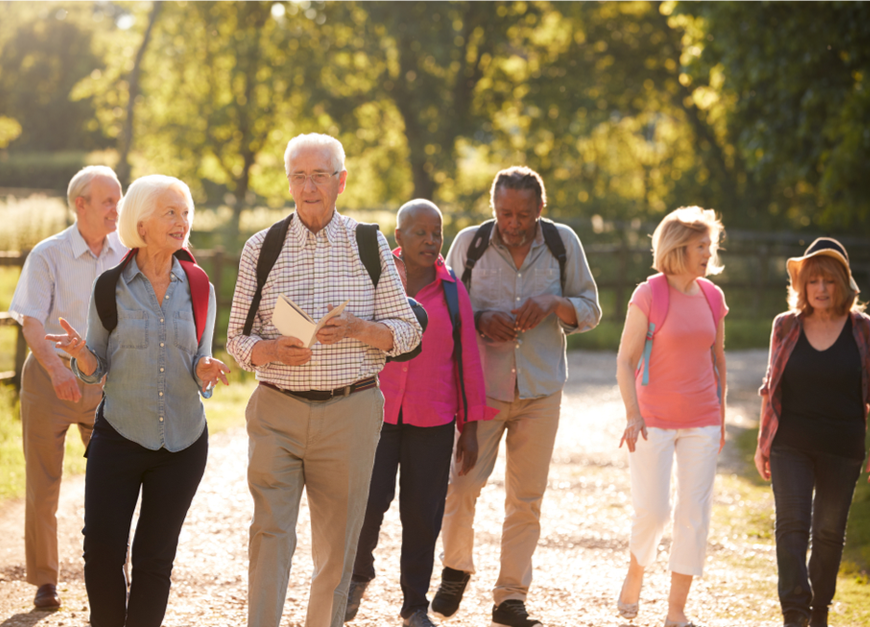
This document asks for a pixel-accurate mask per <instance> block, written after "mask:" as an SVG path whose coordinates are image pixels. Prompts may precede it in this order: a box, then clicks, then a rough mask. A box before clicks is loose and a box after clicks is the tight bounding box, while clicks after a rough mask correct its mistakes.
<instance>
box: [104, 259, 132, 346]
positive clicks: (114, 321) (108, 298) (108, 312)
mask: <svg viewBox="0 0 870 627" xmlns="http://www.w3.org/2000/svg"><path fill="white" fill-rule="evenodd" d="M137 251H138V249H137V248H134V249H132V250H131V251H129V252H128V253H127V254H126V255H124V258H123V259H122V260H121V263H119V264H118V265H117V266H115V267H113V268H109V269H108V270H106V271H105V272H103V273H102V274H101V275H100V276H99V277H98V278H97V282H96V285H94V305H95V306H96V308H97V315H98V316H99V317H100V322H102V323H103V328H104V329H105V330H106V331H108V332H109V333H111V332H112V331H114V330H115V327H117V326H118V301H117V300H116V298H115V286H116V285H118V279H119V278H120V277H121V273H122V272H123V271H124V268H126V267H127V264H128V263H130V260H131V259H132V258H133V257H135V256H136V252H137Z"/></svg>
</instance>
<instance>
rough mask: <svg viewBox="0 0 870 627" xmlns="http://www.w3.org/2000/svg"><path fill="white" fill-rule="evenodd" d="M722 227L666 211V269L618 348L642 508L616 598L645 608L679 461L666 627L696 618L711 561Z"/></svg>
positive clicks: (720, 433) (700, 215)
mask: <svg viewBox="0 0 870 627" xmlns="http://www.w3.org/2000/svg"><path fill="white" fill-rule="evenodd" d="M721 234H722V223H721V222H720V221H719V220H718V219H717V218H716V214H715V212H713V211H712V210H704V209H701V208H700V207H682V208H680V209H677V210H676V211H673V212H671V213H670V214H668V215H667V216H665V218H664V219H663V220H662V222H661V224H659V226H658V227H657V228H656V230H655V232H654V233H653V239H652V245H653V257H654V264H653V267H654V268H655V269H656V270H658V271H659V272H660V273H661V274H658V275H655V276H652V277H650V278H649V279H648V280H647V281H645V282H644V283H641V284H640V285H639V286H638V287H637V289H636V290H635V292H634V294H633V295H632V297H631V301H630V303H629V308H628V315H627V317H626V320H625V328H624V330H623V333H622V341H621V343H620V346H619V354H618V356H617V380H618V381H619V390H620V393H621V394H622V400H623V403H624V404H625V413H626V421H627V424H626V427H625V432H624V433H623V436H622V441H621V442H620V446H622V442H625V443H626V444H627V445H628V450H629V453H630V454H629V466H630V468H631V499H632V505H633V506H634V518H633V521H632V528H631V541H630V543H629V549H630V552H631V557H630V563H629V567H628V575H627V576H626V578H625V582H624V583H623V586H622V590H621V591H620V595H619V599H618V603H617V606H618V609H619V613H620V614H621V615H622V616H623V617H624V618H634V617H635V616H636V615H637V612H638V607H639V599H640V591H641V585H642V583H643V573H644V569H646V568H647V567H649V566H651V565H652V564H653V562H654V561H655V558H656V550H657V547H658V544H659V541H660V540H661V537H662V534H663V532H664V529H665V525H666V524H667V523H668V521H669V519H670V510H671V506H670V481H671V469H672V467H673V464H674V460H675V459H676V465H677V470H676V475H677V485H676V488H677V489H676V494H677V498H676V506H675V508H674V531H673V542H672V544H671V555H670V571H671V588H670V594H669V596H668V612H667V616H666V618H665V626H666V627H688V626H690V625H691V624H692V623H691V621H690V620H689V619H688V618H687V617H686V613H685V607H686V599H687V597H688V594H689V588H690V587H691V584H692V578H693V577H696V576H700V575H701V574H702V571H703V567H704V556H705V551H706V544H707V532H708V530H709V527H710V510H711V507H712V496H713V480H714V478H715V475H716V460H717V457H718V453H719V451H720V450H721V449H722V445H723V444H724V442H725V403H724V400H723V399H724V393H725V378H726V376H725V326H724V322H723V319H724V316H725V314H726V313H727V311H728V309H727V307H726V305H725V299H724V296H723V294H722V291H721V290H720V289H719V288H718V287H716V286H715V285H713V284H712V283H711V282H710V281H708V280H707V279H705V278H704V277H705V276H707V275H709V274H716V273H718V272H721V271H722V269H723V268H722V266H720V265H719V263H718V257H717V250H718V245H719V239H720V236H721ZM648 334H649V336H650V338H651V339H649V340H648V339H647V337H648ZM641 360H642V364H641V365H640V366H639V365H638V364H639V362H641ZM639 436H640V437H639Z"/></svg>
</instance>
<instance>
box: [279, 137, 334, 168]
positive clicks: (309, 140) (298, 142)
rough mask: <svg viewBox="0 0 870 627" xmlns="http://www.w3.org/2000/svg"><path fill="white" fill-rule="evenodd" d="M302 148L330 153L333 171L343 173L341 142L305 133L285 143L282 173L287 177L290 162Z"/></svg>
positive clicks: (332, 138)
mask: <svg viewBox="0 0 870 627" xmlns="http://www.w3.org/2000/svg"><path fill="white" fill-rule="evenodd" d="M303 148H325V149H326V150H328V151H329V152H330V157H331V161H332V167H333V169H335V170H336V171H337V172H344V146H342V145H341V142H340V141H338V140H337V139H336V138H335V137H332V136H330V135H324V134H322V133H307V134H303V135H297V136H296V137H294V138H293V139H291V140H290V141H289V142H287V150H285V151H284V171H285V172H286V173H287V176H290V162H291V161H292V160H293V158H294V157H295V156H296V155H298V154H299V151H300V150H302V149H303Z"/></svg>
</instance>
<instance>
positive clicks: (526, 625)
mask: <svg viewBox="0 0 870 627" xmlns="http://www.w3.org/2000/svg"><path fill="white" fill-rule="evenodd" d="M491 627H544V624H543V623H542V622H541V621H539V620H534V619H532V618H529V613H528V612H527V611H526V604H525V603H523V602H522V601H520V600H519V599H509V600H507V601H505V602H503V603H502V604H501V605H498V606H495V605H493V606H492V625H491Z"/></svg>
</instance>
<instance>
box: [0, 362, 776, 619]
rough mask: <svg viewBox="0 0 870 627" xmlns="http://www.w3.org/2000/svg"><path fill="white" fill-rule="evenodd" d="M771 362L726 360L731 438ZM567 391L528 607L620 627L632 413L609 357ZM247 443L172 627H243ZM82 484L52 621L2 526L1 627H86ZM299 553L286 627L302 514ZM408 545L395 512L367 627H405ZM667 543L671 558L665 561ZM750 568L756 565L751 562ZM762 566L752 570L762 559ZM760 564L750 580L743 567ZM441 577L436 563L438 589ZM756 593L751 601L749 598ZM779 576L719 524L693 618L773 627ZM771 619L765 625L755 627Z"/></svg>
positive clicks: (489, 493)
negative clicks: (625, 437) (626, 430)
mask: <svg viewBox="0 0 870 627" xmlns="http://www.w3.org/2000/svg"><path fill="white" fill-rule="evenodd" d="M765 358H766V354H765V352H764V351H746V352H738V353H730V354H729V362H728V365H729V375H730V376H729V383H730V384H731V388H732V391H731V395H730V397H729V405H730V407H729V415H730V418H729V438H730V437H732V436H733V435H734V433H735V432H736V430H739V429H741V428H744V427H746V426H749V424H750V423H751V421H750V420H749V417H751V418H754V417H755V416H756V412H757V401H756V398H757V397H755V396H754V390H755V389H756V388H757V386H758V382H759V380H760V377H761V374H762V372H763V368H764V360H765ZM569 360H570V373H571V378H570V381H569V384H568V386H567V387H566V391H565V397H564V406H563V414H562V422H561V427H560V431H559V436H558V441H557V445H556V451H555V454H554V459H553V464H552V470H551V473H550V486H549V491H548V493H547V496H546V497H545V499H544V509H543V530H542V536H541V540H540V545H539V548H538V550H537V553H536V555H535V564H536V568H535V579H534V582H533V588H532V591H531V594H530V597H529V601H528V607H529V610H530V612H531V613H532V615H533V616H535V617H538V618H540V619H542V620H543V622H544V624H545V625H547V626H548V627H552V626H563V627H569V626H573V625H590V626H592V625H596V626H598V625H613V626H616V625H621V624H624V623H626V622H627V621H624V620H622V619H620V618H619V617H618V615H617V614H616V612H615V608H614V605H615V601H614V595H615V594H616V592H617V591H618V589H619V585H620V584H621V581H622V577H623V576H624V569H625V566H626V558H627V554H626V553H627V541H628V532H629V527H630V517H631V509H630V502H629V483H628V470H627V459H626V453H625V452H624V449H623V450H618V449H617V448H616V445H617V443H618V441H619V435H620V432H621V427H620V425H621V424H623V423H622V417H623V411H622V404H621V401H620V399H619V393H618V390H617V388H616V385H615V356H614V355H613V354H612V353H586V352H576V353H572V354H571V355H570V356H569ZM732 447H733V445H731V444H729V445H728V446H727V447H726V453H725V454H724V455H723V459H722V460H721V463H720V470H719V472H720V477H719V480H718V481H719V486H717V503H718V504H720V505H722V504H725V505H727V504H729V503H732V504H733V503H737V504H739V499H740V497H739V494H735V493H733V491H729V490H728V489H723V487H722V484H723V483H726V484H727V483H728V480H727V478H723V477H727V476H728V475H730V474H731V473H732V472H733V471H734V469H735V468H736V466H735V464H736V461H735V458H734V455H733V452H732V451H731V448H732ZM246 454H247V448H246V440H245V433H244V430H243V429H235V430H232V431H230V432H227V433H222V434H218V435H216V436H213V437H212V439H211V453H210V457H209V464H208V469H207V471H206V476H205V478H204V480H203V483H202V485H201V486H200V489H199V492H198V494H197V496H196V499H195V501H194V504H193V507H192V508H191V511H190V513H189V515H188V519H187V522H186V523H185V527H184V531H183V534H182V537H181V543H180V547H179V553H178V557H177V559H176V562H175V564H176V566H175V572H174V573H173V587H172V594H171V597H170V602H169V611H168V613H167V616H166V619H165V621H164V625H165V627H181V626H193V625H197V626H202V625H204V626H209V627H211V626H214V627H218V626H225V625H226V626H233V627H235V626H238V625H244V624H245V615H246V607H245V606H246V599H245V597H246V573H247V557H246V546H247V528H248V521H249V518H250V513H251V500H250V496H249V494H248V491H247V486H246V483H245V463H246ZM503 477H504V458H503V456H502V457H501V458H500V460H499V463H498V465H497V466H496V470H495V472H494V474H493V477H492V479H491V481H490V482H489V484H488V485H487V486H486V487H485V488H484V490H483V494H482V496H481V500H480V502H479V505H478V516H477V521H476V529H477V535H476V542H477V548H476V561H477V568H478V574H477V575H476V576H475V577H474V578H473V579H472V582H471V585H470V589H469V591H468V593H467V594H466V600H465V601H464V603H463V607H462V609H461V610H460V612H459V614H458V615H457V616H456V617H455V619H454V620H452V621H451V622H450V625H451V627H471V626H472V625H474V626H481V625H488V624H489V612H490V610H491V603H492V601H491V597H490V594H489V589H490V587H491V586H492V583H493V581H494V578H495V575H496V572H497V567H498V541H499V537H500V531H501V520H502V512H503V498H504V496H503V495H504V492H503ZM82 492H83V481H82V478H80V477H79V478H74V479H72V480H67V481H65V482H64V488H63V495H62V501H61V513H60V528H61V556H62V563H63V566H62V568H63V583H62V585H61V586H60V591H61V594H62V596H63V600H64V604H65V606H64V609H63V610H62V611H61V612H58V613H55V614H45V613H38V612H32V611H31V600H32V595H33V591H34V589H33V587H32V586H29V585H27V584H26V583H24V581H23V576H24V568H23V546H22V545H23V541H22V531H21V526H22V521H23V511H22V506H21V504H20V503H12V504H9V505H7V506H6V507H5V509H4V510H3V511H2V512H0V621H2V622H0V627H11V626H13V625H14V626H22V627H23V626H33V625H39V626H40V627H43V626H45V627H48V626H55V625H63V626H66V627H70V626H71V627H79V626H85V625H87V624H88V622H87V597H86V595H85V591H84V584H83V582H82V567H81V558H80V554H81V531H80V530H81V518H82V505H81V501H82ZM300 518H301V520H300V521H299V523H300V524H299V527H298V529H299V545H298V550H297V552H296V558H295V561H294V567H293V571H292V573H291V580H290V588H289V590H288V594H287V598H288V601H287V605H286V609H285V614H284V616H285V618H284V622H283V623H282V625H287V626H297V625H298V626H301V625H303V623H304V616H305V598H306V595H307V591H308V586H309V583H310V573H311V559H310V529H309V520H308V509H307V507H306V506H305V505H304V502H303V508H302V512H301V515H300ZM400 538H401V533H400V526H399V521H398V511H397V508H396V507H395V504H394V507H393V508H392V509H391V510H390V511H389V512H388V514H387V517H386V520H385V523H384V526H383V531H382V534H381V542H380V546H379V548H378V551H377V554H376V558H377V563H376V566H377V568H378V577H377V578H376V579H375V581H374V582H373V583H372V585H371V586H370V587H369V590H368V593H367V596H366V599H365V600H364V601H363V605H362V607H361V610H360V613H359V616H358V617H357V619H356V620H355V621H354V622H353V623H352V625H354V626H357V627H374V626H381V625H398V624H401V622H400V620H399V619H398V609H399V606H400V605H401V594H400V590H399V584H398V581H399V577H398V553H399V542H400ZM668 542H669V540H668V538H667V537H666V538H665V540H664V542H663V545H664V547H667V545H668ZM747 556H748V557H747ZM753 556H754V558H753ZM747 560H748V563H751V564H753V566H752V567H751V568H749V569H746V568H745V567H744V564H745V563H747ZM437 572H440V565H439V564H438V563H437V560H436V577H434V578H433V583H437ZM667 583H668V574H667V572H666V559H664V557H660V558H659V560H658V562H657V564H656V566H655V567H654V568H653V569H652V570H651V572H650V574H649V576H648V577H647V581H646V583H645V587H644V591H643V595H642V597H641V600H642V601H641V602H642V605H641V613H640V616H639V617H638V619H636V620H635V621H633V622H632V624H633V625H638V626H646V625H660V624H661V623H662V622H663V618H664V616H663V615H664V611H665V607H666V605H665V600H664V599H665V597H666V594H667ZM748 587H751V588H753V591H752V593H751V594H749V593H747V592H746V590H747V588H748ZM774 590H775V569H774V565H773V553H772V550H771V548H770V545H769V543H766V544H761V545H755V544H753V542H752V540H751V539H746V538H742V537H741V534H740V533H739V530H733V529H728V528H722V527H721V525H718V523H717V521H715V520H714V528H713V531H712V533H711V543H710V550H709V551H708V568H707V571H706V573H705V576H704V578H703V579H701V580H699V581H698V582H697V584H696V586H695V588H694V589H693V592H692V595H691V597H690V608H689V609H690V612H691V613H692V615H693V616H696V617H697V622H698V623H700V624H703V625H709V626H722V627H724V626H725V625H729V626H731V625H753V626H758V625H768V626H772V625H776V624H778V623H777V621H776V620H775V619H776V614H777V613H776V602H775V597H774ZM760 617H766V618H768V620H758V619H759V618H760Z"/></svg>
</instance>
